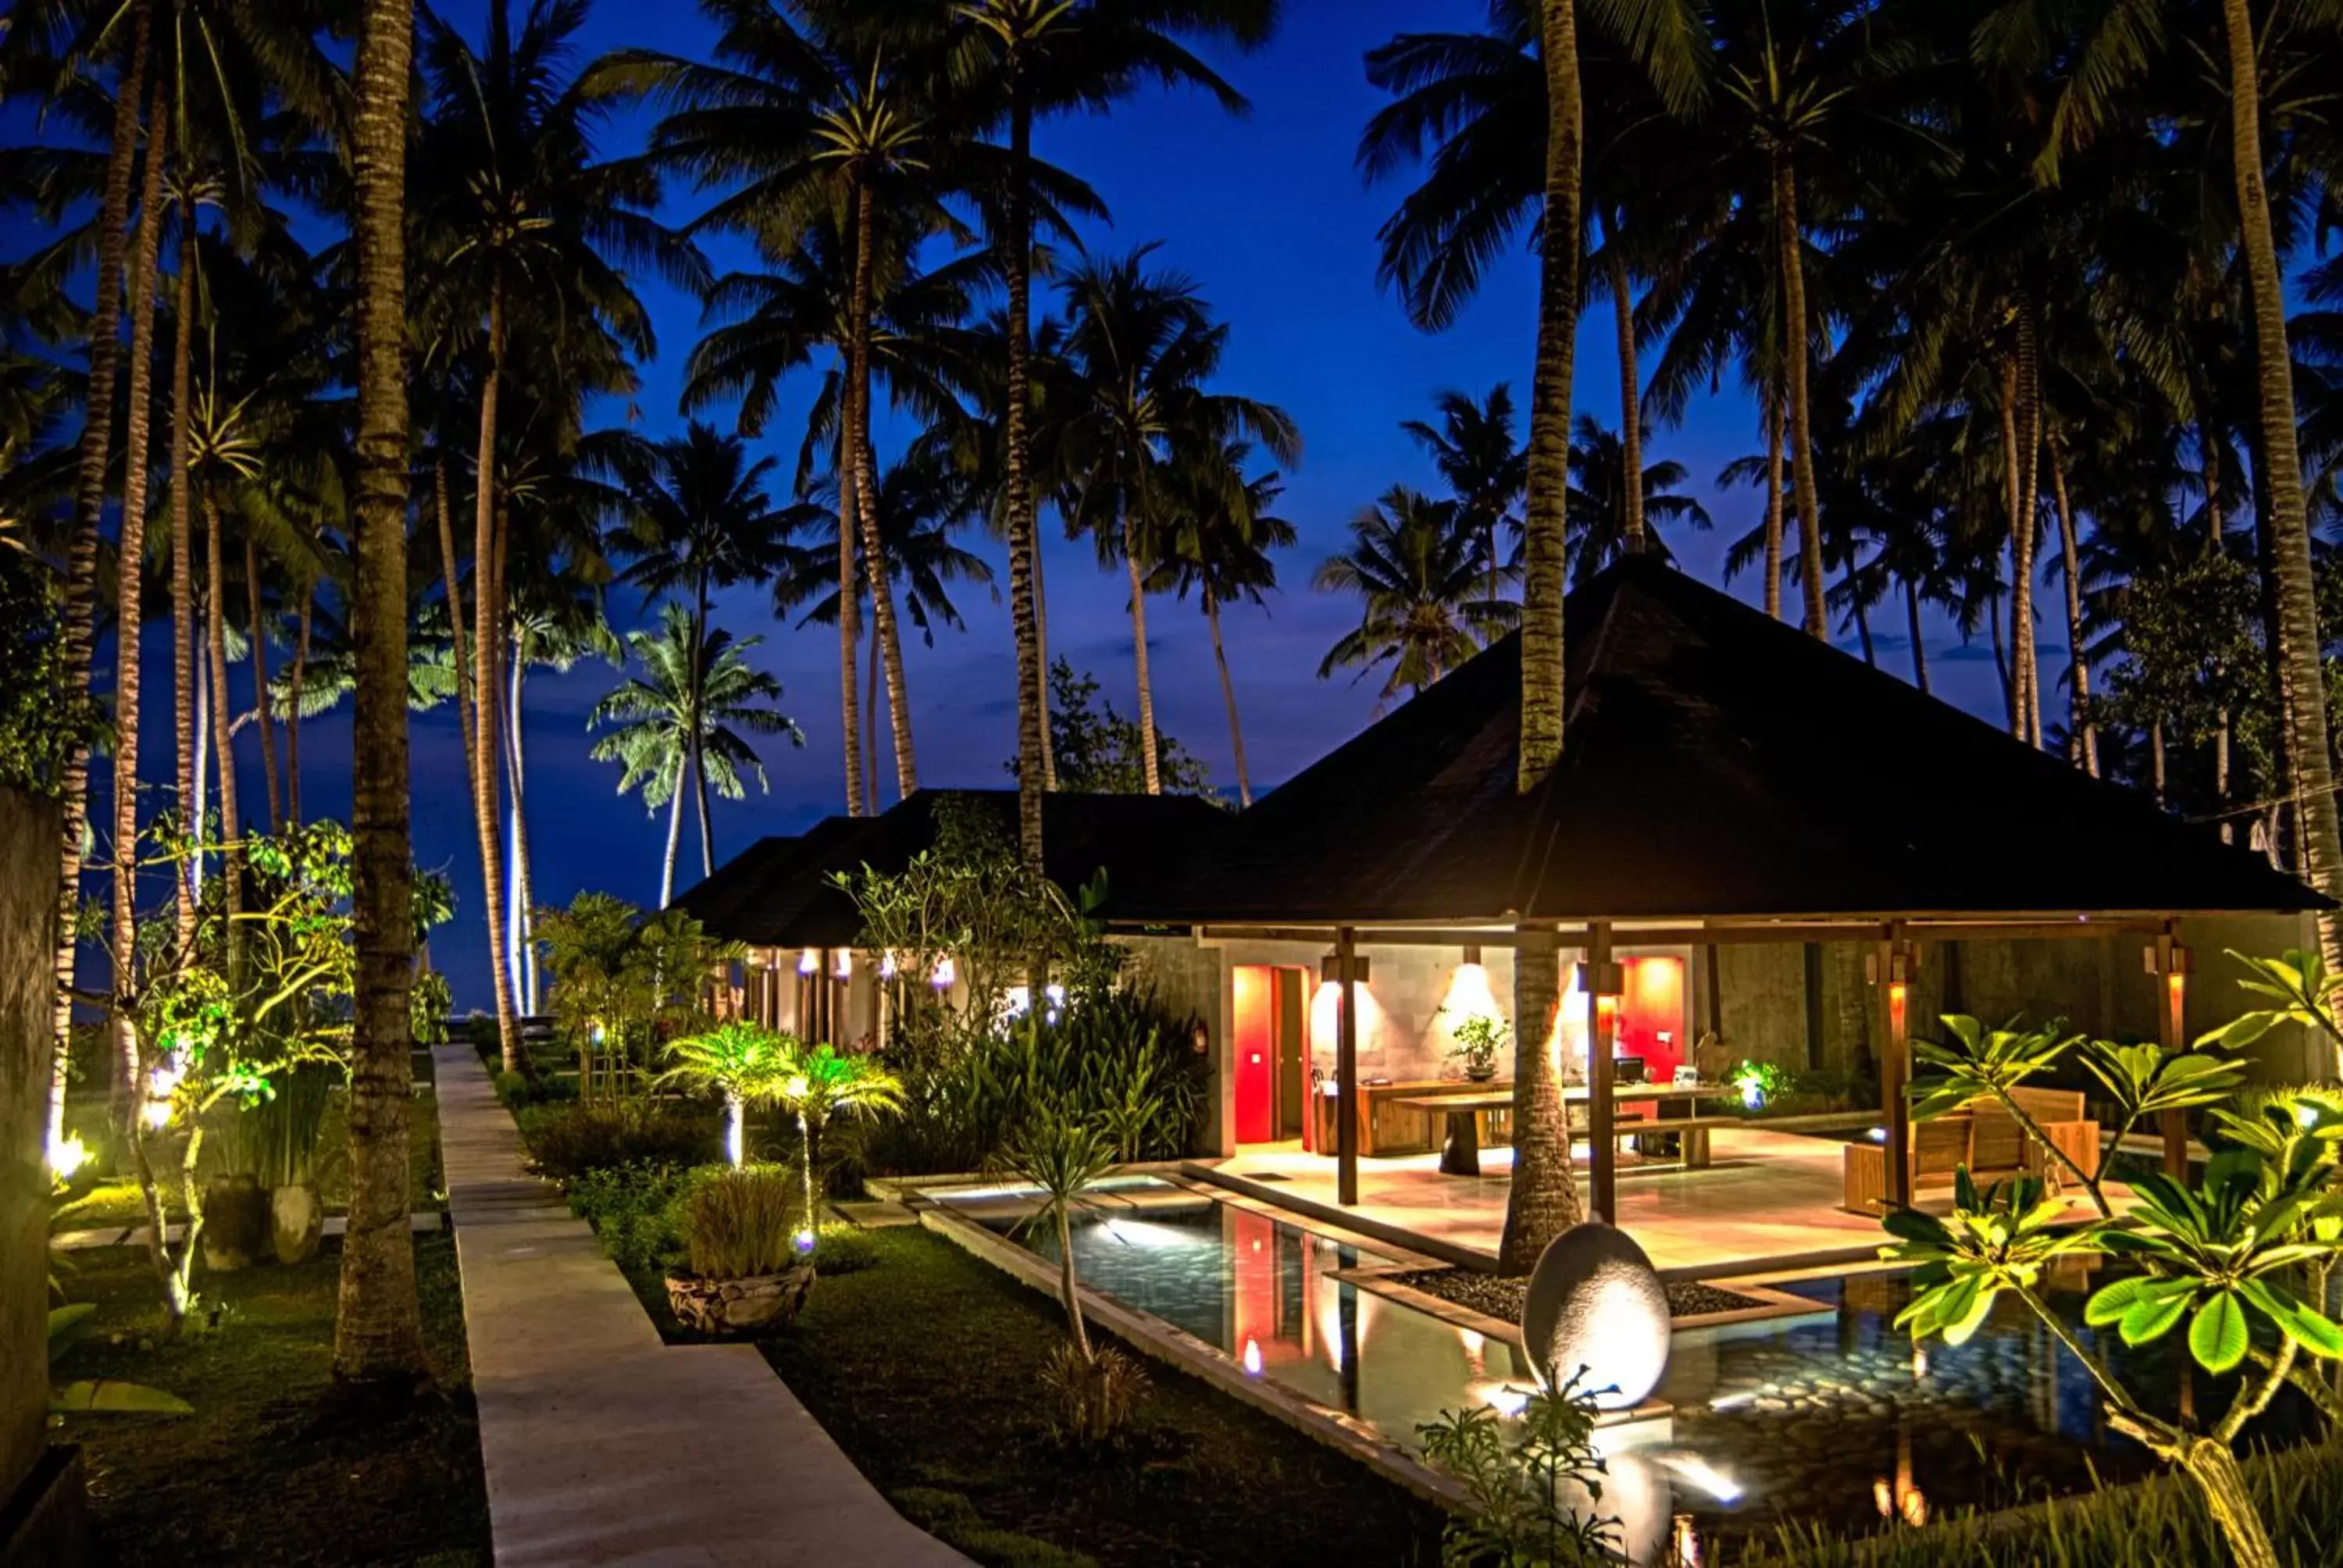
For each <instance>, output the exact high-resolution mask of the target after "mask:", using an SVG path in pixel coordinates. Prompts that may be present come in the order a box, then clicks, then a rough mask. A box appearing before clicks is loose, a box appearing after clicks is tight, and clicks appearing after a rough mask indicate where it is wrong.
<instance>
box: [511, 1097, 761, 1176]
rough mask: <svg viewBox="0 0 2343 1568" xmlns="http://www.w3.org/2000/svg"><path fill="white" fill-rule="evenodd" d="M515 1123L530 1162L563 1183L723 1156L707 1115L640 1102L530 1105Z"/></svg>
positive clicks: (516, 1115) (517, 1115) (698, 1162)
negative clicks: (612, 1171)
mask: <svg viewBox="0 0 2343 1568" xmlns="http://www.w3.org/2000/svg"><path fill="white" fill-rule="evenodd" d="M513 1121H515V1122H516V1123H518V1126H519V1128H520V1135H521V1141H522V1142H524V1143H526V1144H527V1145H528V1153H529V1160H530V1161H531V1162H532V1163H533V1164H534V1165H535V1166H536V1167H537V1169H538V1171H540V1172H542V1173H543V1174H545V1175H547V1176H550V1177H552V1178H553V1179H554V1180H555V1181H562V1182H568V1181H572V1180H574V1179H575V1178H577V1177H578V1176H579V1175H580V1174H582V1173H584V1172H586V1171H598V1170H605V1169H608V1168H611V1167H615V1166H621V1165H645V1164H648V1165H679V1166H693V1165H704V1164H707V1163H709V1161H713V1160H715V1159H717V1158H718V1157H719V1154H720V1152H721V1148H720V1143H719V1138H718V1135H717V1128H716V1125H715V1123H714V1122H713V1121H709V1119H708V1118H707V1117H706V1116H705V1115H703V1114H697V1113H694V1112H692V1111H687V1110H682V1109H679V1108H674V1107H669V1106H666V1105H659V1104H655V1103H650V1104H647V1103H644V1102H642V1101H591V1102H588V1101H573V1102H571V1103H568V1104H564V1105H528V1106H523V1107H522V1108H521V1109H520V1110H518V1111H515V1112H513Z"/></svg>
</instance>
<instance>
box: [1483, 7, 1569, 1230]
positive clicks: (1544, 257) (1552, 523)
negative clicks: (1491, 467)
mask: <svg viewBox="0 0 2343 1568" xmlns="http://www.w3.org/2000/svg"><path fill="white" fill-rule="evenodd" d="M1577 28H1578V23H1577V16H1576V13H1575V5H1574V0H1548V3H1547V4H1546V5H1545V7H1544V20H1543V24H1542V42H1543V45H1544V50H1543V54H1544V70H1545V90H1546V123H1547V135H1546V157H1545V216H1544V225H1543V226H1542V228H1541V231H1540V239H1539V247H1538V249H1539V273H1538V332H1537V360H1536V366H1535V370H1534V375H1533V377H1532V382H1531V385H1532V391H1531V397H1530V436H1529V492H1528V496H1527V499H1526V504H1525V506H1524V508H1523V577H1522V637H1521V658H1522V717H1521V751H1520V755H1519V759H1518V767H1517V769H1516V773H1515V780H1514V782H1515V788H1516V789H1518V790H1519V791H1520V792H1521V793H1522V794H1523V795H1529V794H1533V793H1534V792H1535V791H1537V790H1538V789H1541V788H1543V787H1544V784H1545V782H1546V780H1547V779H1548V778H1549V777H1550V776H1551V775H1552V774H1553V772H1554V769H1555V767H1556V766H1558V765H1559V764H1560V762H1561V761H1562V748H1563V706H1564V703H1563V682H1564V658H1563V589H1564V578H1565V575H1566V574H1567V571H1568V559H1567V551H1566V548H1565V539H1566V538H1567V531H1566V530H1567V521H1566V507H1567V498H1568V496H1569V493H1570V396H1571V369H1572V365H1571V359H1572V354H1573V351H1574V348H1575V347H1576V343H1577V337H1578V256H1579V248H1580V247H1579V219H1578V214H1579V180H1580V166H1579V143H1580V137H1581V136H1582V135H1583V133H1584V120H1583V117H1582V113H1581V109H1580V100H1579V84H1578V31H1577ZM1519 935H1520V942H1521V945H1520V947H1519V948H1518V949H1517V950H1516V951H1515V953H1514V956H1513V1019H1514V1025H1515V1027H1514V1035H1513V1181H1512V1182H1511V1183H1510V1184H1509V1187H1508V1190H1507V1193H1506V1199H1505V1228H1504V1233H1503V1238H1502V1240H1501V1241H1499V1243H1498V1250H1497V1267H1498V1271H1500V1272H1501V1273H1506V1274H1526V1273H1527V1272H1529V1271H1530V1270H1531V1268H1532V1267H1534V1265H1535V1264H1536V1262H1537V1260H1538V1257H1539V1255H1540V1254H1542V1253H1543V1252H1544V1251H1545V1249H1546V1245H1547V1243H1548V1242H1550V1241H1553V1240H1554V1237H1556V1236H1558V1235H1560V1234H1561V1233H1562V1232H1563V1231H1566V1230H1568V1229H1569V1228H1570V1227H1571V1226H1573V1225H1574V1224H1576V1223H1577V1222H1578V1221H1579V1219H1580V1217H1581V1211H1580V1208H1579V1201H1578V1184H1577V1181H1576V1179H1575V1177H1574V1174H1573V1172H1572V1171H1571V1165H1570V1124H1569V1120H1568V1116H1567V1113H1566V1111H1564V1107H1563V1101H1562V1084H1561V1082H1560V1075H1559V1073H1558V1072H1557V1070H1556V1068H1555V1063H1554V1057H1553V1055H1552V1053H1551V1052H1549V1051H1548V1050H1547V1049H1546V1042H1547V1039H1548V1034H1549V1029H1550V1026H1551V1024H1552V1021H1553V1019H1554V1001H1555V999H1556V997H1557V996H1558V995H1559V994H1560V991H1561V989H1562V985H1561V974H1562V960H1561V955H1560V953H1559V952H1557V951H1556V950H1555V949H1554V944H1553V941H1552V940H1551V938H1550V937H1549V935H1548V933H1546V932H1544V931H1543V930H1531V929H1529V928H1528V927H1526V926H1524V927H1523V928H1522V929H1521V930H1520V933H1519Z"/></svg>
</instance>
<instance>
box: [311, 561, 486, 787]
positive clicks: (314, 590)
mask: <svg viewBox="0 0 2343 1568" xmlns="http://www.w3.org/2000/svg"><path fill="white" fill-rule="evenodd" d="M316 607H317V585H316V584H314V583H304V584H302V585H301V615H300V619H299V620H298V622H297V624H296V626H295V629H294V633H293V668H292V669H291V670H290V671H288V672H287V675H286V677H285V683H286V690H285V695H286V698H287V702H288V703H289V705H290V706H289V707H288V708H287V710H286V714H285V819H286V820H287V822H288V823H290V824H291V825H292V826H294V827H296V828H298V827H299V826H300V825H301V700H302V696H303V693H304V689H305V688H306V687H307V684H308V678H309V623H310V619H311V617H312V614H313V613H314V611H315V609H316ZM457 706H458V708H459V709H460V708H461V707H462V706H463V705H462V704H461V703H458V704H457Z"/></svg>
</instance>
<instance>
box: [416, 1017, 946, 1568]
mask: <svg viewBox="0 0 2343 1568" xmlns="http://www.w3.org/2000/svg"><path fill="white" fill-rule="evenodd" d="M432 1058H433V1062H434V1065H435V1067H436V1069H437V1078H438V1083H437V1093H438V1097H439V1136H440V1148H441V1154H442V1158H443V1160H444V1161H445V1164H446V1168H447V1210H448V1212H449V1214H450V1215H451V1216H452V1217H453V1219H454V1221H455V1227H456V1256H457V1261H458V1264H459V1265H460V1267H461V1269H462V1271H463V1280H464V1327H465V1332H466V1334H467V1336H468V1339H469V1341H470V1345H471V1358H472V1383H473V1388H474V1390H475V1392H476V1393H477V1395H478V1401H479V1414H480V1449H481V1456H482V1458H483V1460H484V1461H485V1462H486V1466H487V1470H488V1512H489V1518H490V1523H491V1526H492V1528H493V1530H494V1533H495V1537H496V1560H497V1562H498V1564H499V1565H500V1568H530V1565H534V1564H553V1563H559V1564H564V1565H572V1564H598V1563H682V1564H725V1565H730V1564H744V1565H745V1564H757V1565H759V1568H798V1565H800V1564H802V1565H807V1568H814V1565H819V1568H841V1565H843V1564H848V1563H853V1564H858V1565H860V1564H870V1565H872V1568H897V1565H901V1568H967V1564H968V1560H967V1559H966V1558H964V1557H962V1556H961V1555H960V1553H957V1552H955V1551H953V1550H951V1549H950V1547H947V1546H945V1545H944V1544H943V1543H940V1542H939V1541H937V1540H936V1539H935V1538H934V1537H932V1536H930V1535H929V1534H927V1533H925V1532H923V1531H921V1530H920V1529H918V1528H916V1527H915V1526H913V1525H912V1524H911V1523H909V1522H908V1521H906V1520H905V1519H904V1518H903V1517H902V1515H900V1514H899V1513H896V1512H895V1510H894V1509H893V1507H891V1506H890V1504H889V1503H888V1502H887V1500H886V1499H885V1498H884V1497H882V1496H880V1493H879V1492H878V1490H877V1489H876V1488H875V1487H873V1486H872V1485H871V1484H870V1482H868V1481H867V1480H865V1479H864V1478H863V1476H862V1474H861V1473H860V1472H859V1471H857V1470H856V1469H855V1468H854V1466H853V1464H852V1463H851V1462H850V1461H849V1460H848V1459H847V1457H846V1455H845V1454H844V1453H843V1452H840V1449H839V1447H838V1445H837V1444H836V1443H835V1442H831V1441H830V1435H829V1433H827V1432H823V1431H822V1429H821V1427H820V1424H819V1423H818V1422H815V1420H814V1419H813V1417H812V1416H811V1415H810V1414H809V1413H808V1412H807V1411H806V1409H805V1407H804V1406H803V1405H801V1404H799V1402H798V1401H797V1398H796V1396H795V1395H793V1394H791V1393H790V1392H789V1389H788V1388H787V1387H786V1386H785V1385H784V1384H783V1383H782V1382H781V1380H780V1379H779V1377H778V1376H776V1375H775V1374H774V1373H773V1372H772V1369H771V1368H770V1367H769V1366H768V1365H767V1364H766V1363H765V1360H764V1358H763V1357H762V1356H760V1355H759V1354H758V1352H756V1350H755V1349H754V1348H753V1347H751V1346H749V1345H669V1344H667V1343H665V1342H662V1341H661V1340H660V1338H659V1332H658V1330H656V1329H655V1328H653V1327H652V1325H651V1321H650V1318H649V1316H648V1315H647V1314H646V1313H645V1312H644V1311H643V1308H642V1303H641V1302H639V1301H637V1300H636V1299H635V1294H634V1292H633V1291H632V1290H631V1289H630V1288H629V1287H628V1284H627V1282H626V1280H625V1278H624V1276H622V1275H621V1274H620V1273H619V1272H618V1265H617V1264H615V1263H613V1262H611V1261H610V1260H609V1259H608V1257H607V1256H605V1255H604V1253H603V1251H602V1249H601V1245H600V1243H599V1242H598V1241H596V1240H595V1238H594V1233H593V1231H592V1230H591V1229H590V1228H589V1227H588V1225H587V1224H586V1222H585V1221H582V1220H579V1219H577V1218H575V1217H574V1216H573V1215H572V1214H571V1213H570V1212H569V1209H568V1205H567V1204H566V1203H564V1202H563V1201H562V1199H561V1196H560V1194H559V1193H558V1191H555V1190H554V1188H553V1187H552V1186H551V1185H550V1184H548V1183H547V1182H545V1181H540V1180H538V1179H537V1178H535V1177H533V1176H530V1175H529V1174H528V1173H527V1171H524V1170H523V1169H522V1166H521V1156H520V1138H519V1134H518V1131H516V1130H515V1128H514V1126H513V1122H512V1118H511V1117H510V1116H509V1115H508V1114H507V1113H506V1111H505V1110H504V1108H503V1107H502V1106H500V1105H498V1103H497V1101H496V1096H495V1094H494V1092H493V1091H492V1090H491V1088H490V1086H489V1080H488V1072H487V1070H485V1069H484V1068H483V1067H482V1066H481V1064H480V1062H479V1060H478V1058H477V1057H475V1056H474V1055H473V1054H472V1052H471V1050H469V1049H468V1048H466V1047H462V1046H449V1047H443V1048H441V1049H439V1050H435V1051H433V1053H432Z"/></svg>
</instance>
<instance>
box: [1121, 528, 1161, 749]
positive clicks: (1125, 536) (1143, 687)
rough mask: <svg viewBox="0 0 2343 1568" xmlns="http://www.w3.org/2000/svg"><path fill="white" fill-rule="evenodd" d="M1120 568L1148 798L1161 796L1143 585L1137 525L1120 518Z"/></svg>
mask: <svg viewBox="0 0 2343 1568" xmlns="http://www.w3.org/2000/svg"><path fill="white" fill-rule="evenodd" d="M1122 564H1123V568H1124V570H1125V571H1126V572H1128V573H1129V574H1130V577H1131V659H1132V662H1133V664H1134V665H1135V667H1136V668H1137V670H1138V674H1139V758H1140V763H1141V771H1142V772H1143V773H1144V775H1145V777H1146V779H1147V792H1148V793H1149V794H1150V795H1161V794H1162V793H1163V773H1162V762H1161V758H1160V757H1158V756H1157V754H1156V746H1155V682H1154V681H1153V680H1152V679H1151V678H1150V677H1149V675H1148V669H1147V584H1146V578H1145V576H1144V574H1143V572H1142V570H1141V566H1140V562H1139V525H1138V524H1136V523H1134V522H1133V521H1131V514H1130V513H1129V512H1127V511H1126V512H1125V513H1123V515H1122Z"/></svg>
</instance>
